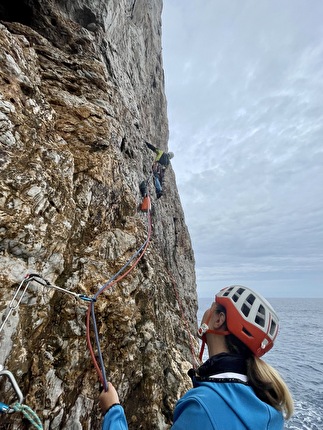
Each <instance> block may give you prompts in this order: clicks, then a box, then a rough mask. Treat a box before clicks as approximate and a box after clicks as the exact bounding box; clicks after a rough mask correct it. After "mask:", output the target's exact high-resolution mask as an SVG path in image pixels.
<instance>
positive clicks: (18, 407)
mask: <svg viewBox="0 0 323 430" xmlns="http://www.w3.org/2000/svg"><path fill="white" fill-rule="evenodd" d="M12 408H13V409H14V411H15V412H21V413H22V414H23V416H24V417H25V418H27V420H28V421H29V422H30V423H31V424H32V425H33V426H34V427H35V429H37V430H43V425H42V423H41V421H40V418H39V417H38V415H37V414H36V412H34V411H33V410H32V409H31V408H30V407H29V406H27V405H22V404H21V403H15V404H14V405H13V407H12Z"/></svg>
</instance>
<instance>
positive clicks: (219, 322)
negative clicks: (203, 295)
mask: <svg viewBox="0 0 323 430" xmlns="http://www.w3.org/2000/svg"><path fill="white" fill-rule="evenodd" d="M225 322H226V317H225V313H224V312H217V313H216V314H215V322H214V327H215V329H219V328H221V327H222V326H223V325H224V324H225Z"/></svg>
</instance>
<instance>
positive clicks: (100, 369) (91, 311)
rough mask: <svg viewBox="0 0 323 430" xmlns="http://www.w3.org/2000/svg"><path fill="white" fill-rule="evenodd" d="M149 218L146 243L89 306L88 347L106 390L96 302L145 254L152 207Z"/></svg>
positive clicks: (87, 319)
mask: <svg viewBox="0 0 323 430" xmlns="http://www.w3.org/2000/svg"><path fill="white" fill-rule="evenodd" d="M147 220H148V227H147V237H146V240H145V241H144V243H143V244H142V245H141V246H140V247H139V248H138V249H137V251H135V252H134V253H133V254H132V256H131V257H130V258H129V260H128V261H127V262H126V263H125V264H124V266H122V267H121V269H120V270H119V271H118V272H117V273H116V274H115V275H113V276H112V277H111V278H110V279H109V280H108V281H107V282H106V283H105V284H104V285H103V286H102V287H101V288H100V289H99V290H98V291H97V293H96V294H95V295H94V296H93V299H92V301H91V303H90V304H89V306H88V311H87V316H86V339H87V344H88V348H89V351H90V355H91V358H92V361H93V364H94V367H95V369H96V371H97V374H98V376H99V379H100V381H101V384H102V385H103V388H104V390H105V391H108V381H107V377H106V372H105V366H104V362H103V357H102V352H101V347H100V340H99V334H98V328H97V323H96V318H95V310H94V303H95V302H96V301H97V299H98V297H99V295H100V294H102V293H103V292H104V291H105V290H107V289H110V288H112V287H113V286H114V285H115V284H116V283H117V282H119V281H121V279H123V278H125V277H126V276H127V275H128V274H129V273H130V272H131V271H132V270H133V269H134V268H135V267H136V266H137V264H138V263H139V261H140V260H141V258H142V257H143V256H144V254H145V252H146V250H147V247H148V245H149V242H150V237H151V230H152V225H151V214H150V209H148V210H147ZM132 262H133V264H132V265H131V263H132ZM129 266H130V267H129ZM126 269H127V270H126ZM91 317H92V326H93V331H94V336H95V344H96V349H97V354H98V360H99V363H100V364H99V363H98V361H97V359H96V356H95V353H94V350H93V346H92V342H91V335H90V321H91Z"/></svg>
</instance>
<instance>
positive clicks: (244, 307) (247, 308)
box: [241, 303, 251, 317]
mask: <svg viewBox="0 0 323 430" xmlns="http://www.w3.org/2000/svg"><path fill="white" fill-rule="evenodd" d="M250 309H251V308H250V306H248V305H247V304H246V303H244V304H243V305H242V307H241V312H242V313H243V315H244V316H245V317H247V316H248V315H249V312H250Z"/></svg>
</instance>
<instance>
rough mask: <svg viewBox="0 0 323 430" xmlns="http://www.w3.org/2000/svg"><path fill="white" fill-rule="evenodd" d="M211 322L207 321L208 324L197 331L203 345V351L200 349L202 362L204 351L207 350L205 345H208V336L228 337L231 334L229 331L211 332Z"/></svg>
mask: <svg viewBox="0 0 323 430" xmlns="http://www.w3.org/2000/svg"><path fill="white" fill-rule="evenodd" d="M209 320H210V318H208V319H207V321H206V323H203V324H201V325H200V327H199V329H198V331H197V335H198V336H199V338H201V339H202V345H201V349H200V353H199V359H200V361H202V357H203V353H204V349H205V344H207V340H206V335H207V334H215V335H218V336H228V334H230V332H229V331H228V330H210V329H209V326H208V323H209Z"/></svg>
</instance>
